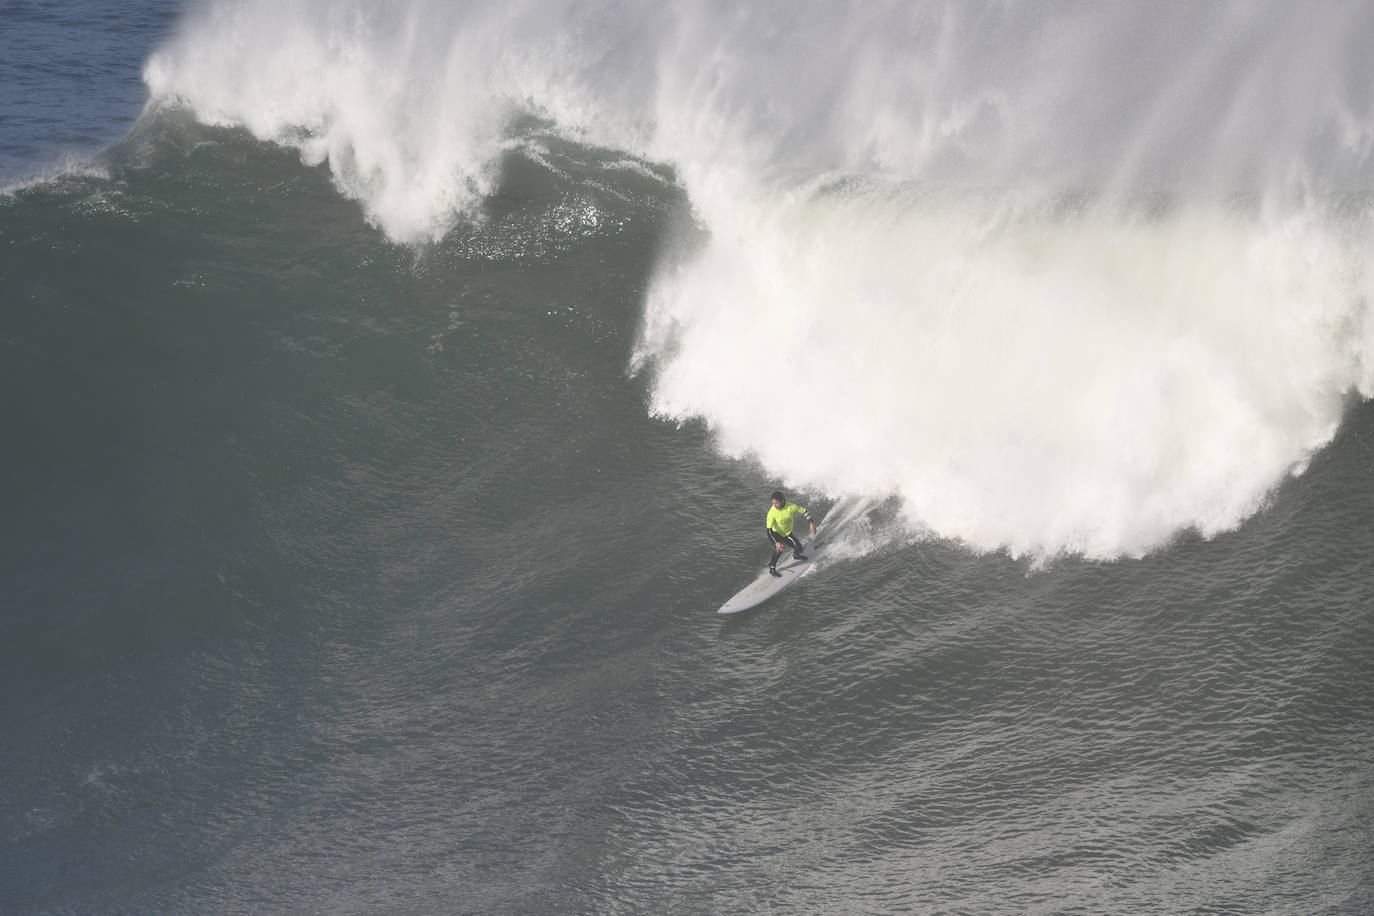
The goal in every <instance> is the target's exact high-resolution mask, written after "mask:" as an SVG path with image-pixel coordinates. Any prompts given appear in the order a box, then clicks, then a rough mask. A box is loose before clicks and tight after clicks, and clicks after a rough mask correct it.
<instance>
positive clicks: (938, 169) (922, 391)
mask: <svg viewBox="0 0 1374 916" xmlns="http://www.w3.org/2000/svg"><path fill="white" fill-rule="evenodd" d="M1371 25H1374V10H1370V9H1368V8H1367V7H1365V6H1363V5H1361V4H1358V3H1348V4H1346V3H1339V2H1336V3H1328V4H1322V5H1321V6H1320V7H1318V8H1313V9H1307V8H1299V7H1297V6H1295V5H1280V4H1255V3H1233V4H1220V3H1219V4H1208V5H1200V4H1157V3H1139V4H1112V5H1088V4H1035V5H1026V6H1025V7H1021V6H1017V5H1009V4H1001V3H947V4H946V3H894V4H878V3H865V4H852V5H851V4H820V3H802V4H794V3H758V4H747V5H739V4H731V3H723V2H722V3H710V2H702V3H692V4H685V3H684V4H677V5H666V4H665V5H661V4H638V3H611V2H572V0H567V2H552V3H551V2H525V3H519V2H517V3H511V2H505V3H468V4H462V5H453V4H448V3H443V2H425V0H412V2H397V3H387V4H378V3H370V2H361V0H348V2H323V0H271V2H252V0H250V2H228V0H224V2H214V0H211V2H207V3H205V4H203V5H201V6H200V7H198V8H196V9H195V10H194V11H193V12H192V13H191V14H190V15H189V16H188V17H187V19H186V21H185V23H184V24H183V27H182V29H181V31H180V32H179V34H178V35H177V37H176V38H175V39H174V40H173V41H172V42H170V43H169V44H168V45H167V46H166V47H164V48H162V49H161V50H160V51H159V52H158V53H156V54H155V55H154V56H153V57H152V58H151V59H150V60H149V62H148V64H147V66H146V68H145V79H146V81H147V83H148V85H149V87H150V90H151V93H152V97H153V101H152V103H151V104H152V105H153V106H154V107H156V106H160V105H167V104H179V105H185V106H187V107H189V108H190V109H192V110H193V111H194V112H195V113H196V115H197V116H198V117H200V118H201V119H203V120H205V121H208V122H213V123H220V124H234V125H242V126H244V127H246V128H248V129H249V130H251V131H252V132H253V133H254V134H255V135H257V136H259V137H261V138H264V139H268V140H272V141H274V142H278V143H282V144H287V145H290V146H293V147H296V148H298V149H299V150H300V151H301V154H302V156H303V158H304V159H305V160H306V161H307V162H311V163H319V164H327V166H328V168H329V169H330V171H331V174H332V175H333V177H334V179H335V181H336V183H337V184H338V186H339V188H340V189H341V191H342V192H343V193H345V194H348V195H349V196H351V197H354V198H356V199H357V200H359V201H360V202H361V204H362V206H363V207H364V210H365V212H366V213H367V216H368V218H369V219H370V220H372V221H373V222H375V223H376V224H377V225H378V226H380V227H381V228H382V229H383V230H384V231H385V232H387V233H388V234H389V235H390V236H391V237H392V238H394V239H396V240H397V241H400V242H422V241H426V240H432V239H437V238H440V237H442V236H443V234H444V233H445V232H446V231H447V230H448V229H449V228H450V227H451V226H452V225H453V224H454V222H455V221H456V220H460V219H464V218H468V216H470V215H471V214H472V213H473V212H474V210H475V207H476V205H477V204H478V203H479V202H480V201H481V200H482V198H483V197H484V196H485V195H487V194H489V193H490V192H491V191H492V190H493V189H494V188H495V187H496V184H497V182H498V180H499V174H498V168H499V165H498V164H499V162H500V161H501V156H502V155H503V153H504V152H505V151H506V150H507V149H508V148H509V147H510V146H511V145H512V144H513V143H518V142H520V137H521V136H522V132H525V131H528V129H529V127H528V125H529V123H530V122H531V120H532V119H533V120H536V121H537V122H538V123H539V124H540V125H541V127H540V129H541V130H545V131H554V132H558V133H561V134H563V135H566V136H570V137H572V138H574V139H578V140H580V141H583V142H586V143H590V144H596V145H602V146H609V147H615V148H618V149H622V150H625V151H627V152H629V153H631V154H633V155H636V156H640V157H643V158H646V159H651V160H655V161H659V162H665V163H669V164H671V165H672V166H673V168H674V170H675V173H676V175H677V176H678V180H679V181H680V182H681V183H682V185H683V187H684V188H685V189H686V191H687V194H688V197H689V199H690V201H691V203H692V206H693V211H694V216H695V218H696V221H697V223H698V225H699V226H700V227H701V228H702V229H704V232H703V233H701V235H700V237H697V238H694V239H692V240H690V242H689V243H685V244H684V250H683V251H682V252H676V253H666V252H665V255H664V259H663V260H664V263H663V265H662V268H661V270H660V271H659V273H658V276H657V279H656V281H655V283H654V284H653V287H652V289H651V290H650V292H649V294H648V296H647V298H646V302H645V321H644V330H643V333H642V335H641V341H640V345H639V348H638V353H637V356H636V365H641V366H652V372H653V374H652V378H653V380H654V381H653V396H652V397H653V403H652V409H653V410H654V411H655V412H657V413H659V414H661V415H664V416H667V417H670V418H676V419H687V418H692V417H699V418H702V419H704V420H705V421H706V422H707V423H708V424H709V425H710V426H711V427H712V428H713V429H714V430H715V431H716V432H717V434H718V436H719V441H720V444H721V447H722V450H723V451H724V452H726V453H727V454H732V455H746V454H751V455H755V456H757V457H758V458H759V459H760V460H761V461H762V462H763V463H764V464H765V466H767V467H768V468H769V469H770V470H771V471H772V472H774V473H775V474H777V475H778V476H779V477H780V478H783V479H785V480H787V481H789V482H790V483H792V484H794V485H799V486H807V487H812V488H817V489H823V490H825V491H827V492H830V493H833V494H840V493H863V494H867V495H887V494H896V495H898V496H899V497H900V499H901V504H902V506H903V507H904V511H905V513H906V515H907V517H908V520H909V522H910V523H911V524H912V525H913V526H914V527H917V528H920V529H924V530H930V531H933V532H935V533H936V534H938V535H941V536H946V537H954V538H958V539H961V540H963V541H965V542H966V543H968V544H970V545H971V546H973V547H975V548H978V549H998V548H1007V549H1009V550H1011V551H1012V552H1014V553H1018V554H1029V555H1033V556H1040V557H1044V556H1053V555H1055V554H1059V553H1063V552H1076V553H1082V554H1085V555H1088V556H1093V557H1115V556H1120V555H1126V554H1139V553H1142V552H1145V551H1148V550H1150V549H1151V548H1153V547H1156V546H1158V545H1160V544H1161V543H1164V542H1166V541H1167V540H1168V539H1169V538H1171V537H1172V536H1174V535H1175V534H1176V533H1177V532H1179V531H1181V530H1185V529H1196V530H1199V531H1201V532H1203V533H1204V534H1213V533H1216V532H1219V531H1223V530H1226V529H1228V528H1231V527H1234V526H1235V525H1237V524H1239V523H1240V522H1241V521H1242V520H1243V519H1244V518H1246V517H1247V516H1248V515H1249V514H1251V513H1253V512H1254V511H1256V509H1257V508H1258V507H1259V506H1260V505H1261V504H1262V501H1263V499H1264V497H1265V495H1266V494H1267V493H1268V492H1269V491H1271V490H1272V488H1273V487H1274V486H1275V485H1276V483H1277V482H1279V481H1280V480H1282V479H1283V477H1284V475H1286V474H1288V473H1290V472H1292V471H1295V470H1297V469H1300V468H1301V467H1303V466H1304V463H1305V462H1306V461H1307V460H1308V458H1309V457H1310V455H1311V454H1312V452H1313V450H1314V449H1317V448H1319V447H1320V446H1321V445H1322V444H1323V443H1325V442H1326V441H1328V440H1329V438H1330V437H1331V436H1332V434H1333V433H1334V431H1335V429H1336V427H1337V425H1338V423H1339V421H1340V417H1341V414H1342V410H1343V405H1344V402H1345V398H1346V397H1347V395H1348V394H1349V393H1350V392H1352V391H1358V392H1360V393H1362V394H1369V393H1370V392H1371V391H1374V380H1371V377H1370V370H1369V367H1368V359H1367V354H1368V353H1369V352H1371V351H1370V343H1371V339H1372V335H1374V330H1372V329H1371V326H1370V323H1369V320H1368V318H1367V308H1366V300H1367V298H1368V295H1369V288H1370V282H1371V278H1370V270H1369V269H1370V263H1369V261H1370V258H1369V245H1368V239H1369V235H1370V219H1371V216H1370V208H1369V206H1368V204H1367V203H1366V200H1365V197H1364V195H1365V193H1366V192H1367V191H1368V190H1369V189H1370V188H1371V185H1372V184H1374V183H1372V182H1371V162H1370V152H1371V146H1374V81H1371V79H1370V77H1371V75H1374V73H1372V72H1371V71H1374V66H1371V65H1370V64H1369V63H1368V60H1369V56H1368V54H1367V48H1365V47H1363V46H1362V45H1361V43H1360V38H1361V36H1363V35H1368V34H1371V33H1372V32H1371V28H1370V27H1371Z"/></svg>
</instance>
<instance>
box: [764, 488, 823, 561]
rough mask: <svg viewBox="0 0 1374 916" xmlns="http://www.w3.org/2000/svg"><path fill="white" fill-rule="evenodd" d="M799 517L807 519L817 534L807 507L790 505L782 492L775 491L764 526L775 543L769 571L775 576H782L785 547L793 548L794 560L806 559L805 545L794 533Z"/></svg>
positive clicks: (814, 523)
mask: <svg viewBox="0 0 1374 916" xmlns="http://www.w3.org/2000/svg"><path fill="white" fill-rule="evenodd" d="M798 515H800V516H801V517H802V518H804V519H806V522H807V524H809V525H810V526H811V533H812V534H815V533H816V522H815V520H814V519H812V518H811V513H810V512H807V511H806V507H805V506H799V505H797V504H796V503H789V502H788V501H787V497H786V496H784V495H783V493H782V491H781V490H774V491H773V507H772V508H771V509H769V510H768V518H767V519H766V521H765V522H764V524H765V526H766V529H767V531H768V539H769V540H770V541H772V542H773V557H772V559H770V560H769V561H768V571H769V572H770V573H772V574H773V575H775V576H781V575H782V573H780V572H778V559H779V558H780V557H781V556H782V549H783V547H791V548H792V559H794V560H805V559H806V554H804V553H802V549H803V546H804V545H803V544H802V542H801V541H800V540H798V539H797V536H796V535H795V534H793V533H792V529H793V527H794V526H795V521H794V519H796V517H797V516H798Z"/></svg>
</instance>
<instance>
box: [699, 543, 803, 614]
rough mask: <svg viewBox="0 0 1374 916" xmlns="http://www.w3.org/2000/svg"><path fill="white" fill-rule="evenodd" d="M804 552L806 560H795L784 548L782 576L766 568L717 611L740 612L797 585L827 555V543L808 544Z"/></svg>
mask: <svg viewBox="0 0 1374 916" xmlns="http://www.w3.org/2000/svg"><path fill="white" fill-rule="evenodd" d="M802 553H803V554H805V556H806V559H805V560H794V559H792V553H791V551H790V550H788V549H786V548H784V552H783V557H784V559H781V560H779V561H778V572H780V573H782V576H780V577H779V576H774V575H772V574H770V573H769V572H768V570H766V569H765V570H764V571H763V574H762V575H760V576H759V577H758V578H757V579H755V580H754V581H753V582H750V583H749V584H748V585H746V586H745V587H744V588H742V589H740V590H739V592H737V593H736V594H735V597H733V598H731V599H730V600H729V601H727V602H725V603H724V604H722V605H721V606H720V610H719V611H716V613H717V614H738V613H739V612H740V611H747V610H749V609H750V608H751V607H758V606H759V605H760V604H763V603H764V602H765V601H767V600H768V599H769V598H772V597H773V596H774V595H776V594H777V593H778V592H780V591H782V590H783V589H785V588H789V587H791V586H793V585H796V584H797V583H798V582H800V581H801V578H802V577H803V576H805V575H806V574H807V573H809V572H811V570H813V569H815V568H816V562H817V561H818V560H820V558H821V557H822V556H824V555H825V545H824V544H821V543H819V542H816V543H812V544H807V545H806V549H805V550H803V551H802Z"/></svg>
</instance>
